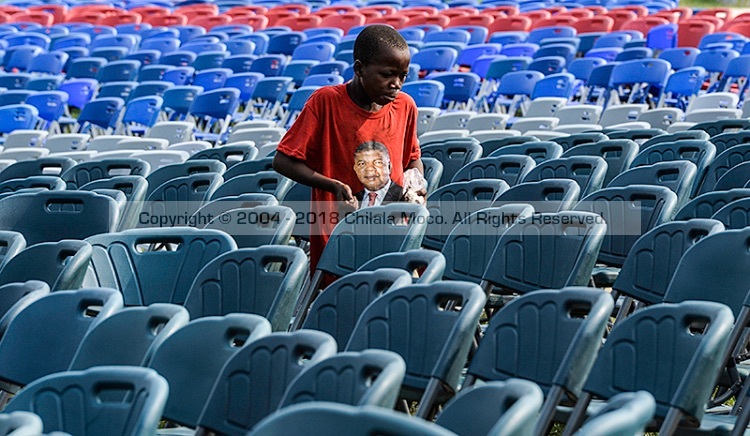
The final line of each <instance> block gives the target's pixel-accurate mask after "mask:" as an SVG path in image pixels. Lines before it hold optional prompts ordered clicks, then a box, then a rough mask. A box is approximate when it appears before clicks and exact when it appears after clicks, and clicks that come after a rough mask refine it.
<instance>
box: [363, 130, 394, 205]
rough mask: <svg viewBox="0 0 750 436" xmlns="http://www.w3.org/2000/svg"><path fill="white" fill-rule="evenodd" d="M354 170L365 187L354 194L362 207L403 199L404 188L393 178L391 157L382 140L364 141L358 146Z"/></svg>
mask: <svg viewBox="0 0 750 436" xmlns="http://www.w3.org/2000/svg"><path fill="white" fill-rule="evenodd" d="M354 171H355V172H356V173H357V177H358V178H359V181H360V182H362V185H363V186H364V187H365V189H363V190H362V191H359V192H357V193H355V194H354V196H355V197H356V198H357V200H358V201H359V204H360V209H362V208H365V207H371V206H380V205H381V204H388V203H391V202H394V201H402V200H403V196H404V189H403V188H402V187H401V186H399V185H398V184H396V183H395V182H393V180H391V158H390V155H389V153H388V149H387V148H386V147H385V145H383V144H381V143H380V142H377V141H368V142H363V143H362V144H360V145H359V146H358V147H357V149H356V150H355V151H354Z"/></svg>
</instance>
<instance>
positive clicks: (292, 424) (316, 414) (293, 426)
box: [249, 402, 454, 436]
mask: <svg viewBox="0 0 750 436" xmlns="http://www.w3.org/2000/svg"><path fill="white" fill-rule="evenodd" d="M353 428H356V429H357V431H361V432H363V433H365V434H368V433H381V434H411V435H422V436H448V435H453V434H454V433H453V432H451V431H449V430H446V429H444V428H443V427H440V426H439V425H436V424H433V423H431V422H427V421H425V420H422V419H414V418H412V417H409V416H406V415H404V414H403V413H400V412H395V411H392V410H387V409H385V408H383V407H372V406H361V407H353V406H348V405H346V404H336V403H327V402H319V403H318V402H310V403H302V404H296V405H294V406H290V407H287V408H284V409H283V410H280V411H279V412H277V413H275V414H274V415H272V416H269V417H268V418H267V419H265V420H263V421H262V422H260V423H258V425H257V427H255V428H254V429H253V431H252V432H251V433H249V434H251V435H253V436H261V435H266V434H300V433H305V434H309V435H311V436H323V435H330V434H341V433H346V432H351V431H352V429H353Z"/></svg>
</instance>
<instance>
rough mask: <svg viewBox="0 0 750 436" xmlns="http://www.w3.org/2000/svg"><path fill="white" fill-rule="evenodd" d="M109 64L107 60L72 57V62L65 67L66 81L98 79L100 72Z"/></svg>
mask: <svg viewBox="0 0 750 436" xmlns="http://www.w3.org/2000/svg"><path fill="white" fill-rule="evenodd" d="M106 64H107V60H106V59H102V58H89V57H80V58H72V56H71V57H70V62H69V63H68V65H66V66H65V78H66V79H81V78H86V79H96V78H97V76H98V74H99V70H100V69H101V68H103V67H104V66H105V65H106Z"/></svg>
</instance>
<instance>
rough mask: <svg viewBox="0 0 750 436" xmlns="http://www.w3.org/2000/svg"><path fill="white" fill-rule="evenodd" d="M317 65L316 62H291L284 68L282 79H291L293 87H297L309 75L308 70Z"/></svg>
mask: <svg viewBox="0 0 750 436" xmlns="http://www.w3.org/2000/svg"><path fill="white" fill-rule="evenodd" d="M316 64H318V61H317V60H310V59H306V60H293V61H291V62H289V64H287V66H286V67H284V77H291V78H292V80H293V81H294V86H296V87H299V86H300V85H301V84H302V82H303V81H304V80H305V78H306V77H307V76H308V75H309V74H310V69H311V68H312V67H313V66H314V65H316Z"/></svg>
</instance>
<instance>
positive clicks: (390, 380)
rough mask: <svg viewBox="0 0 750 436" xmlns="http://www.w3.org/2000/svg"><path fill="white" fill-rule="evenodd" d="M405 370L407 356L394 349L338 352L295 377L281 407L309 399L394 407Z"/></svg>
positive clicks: (353, 404) (355, 404)
mask: <svg viewBox="0 0 750 436" xmlns="http://www.w3.org/2000/svg"><path fill="white" fill-rule="evenodd" d="M405 372H406V363H405V362H404V359H403V358H401V356H399V355H398V354H396V353H394V352H392V351H386V350H364V351H361V352H354V351H349V352H343V353H338V354H336V355H335V356H331V357H329V358H327V359H324V360H322V361H320V362H318V363H316V364H314V365H310V366H308V367H307V368H306V369H305V370H304V371H302V372H301V373H300V374H299V375H298V376H297V377H296V378H295V379H294V380H292V382H291V383H290V384H289V387H288V388H287V389H286V392H285V393H284V397H283V398H282V400H281V403H280V405H279V409H282V408H284V407H288V406H291V405H293V404H299V403H303V402H309V401H327V402H334V403H342V404H350V405H352V406H380V407H385V408H389V409H391V408H393V407H394V406H395V405H396V400H397V399H398V394H399V391H400V389H401V382H402V381H403V379H404V374H405Z"/></svg>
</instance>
